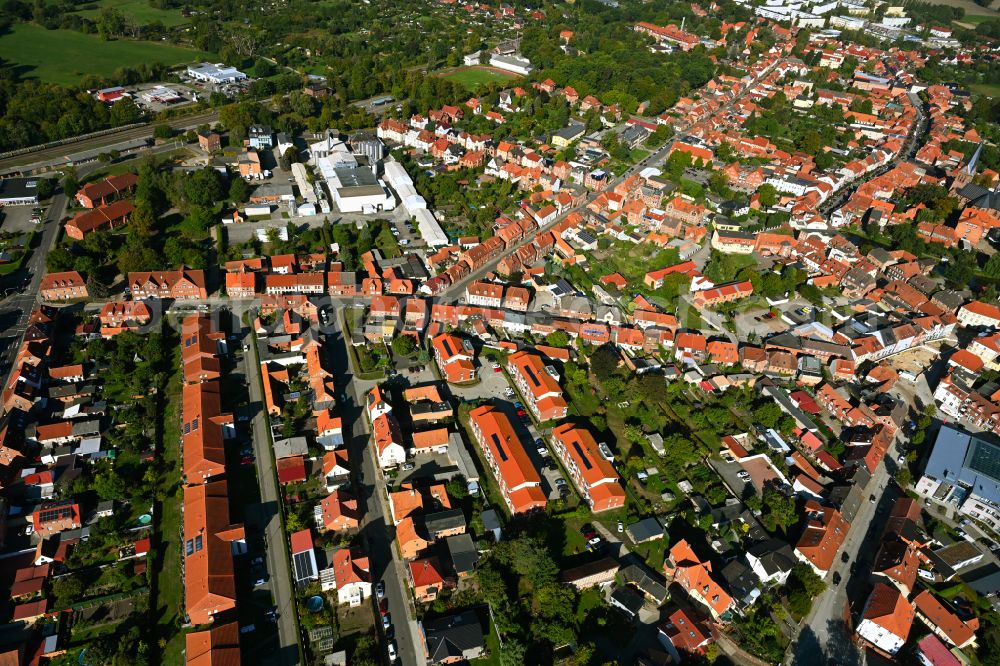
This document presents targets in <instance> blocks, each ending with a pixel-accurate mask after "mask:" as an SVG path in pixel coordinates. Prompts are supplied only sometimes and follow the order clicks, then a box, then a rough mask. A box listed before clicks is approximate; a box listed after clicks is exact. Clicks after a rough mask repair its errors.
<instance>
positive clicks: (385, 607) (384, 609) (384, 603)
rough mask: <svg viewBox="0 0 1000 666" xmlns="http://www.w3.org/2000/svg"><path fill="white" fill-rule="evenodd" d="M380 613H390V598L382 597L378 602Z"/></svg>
mask: <svg viewBox="0 0 1000 666" xmlns="http://www.w3.org/2000/svg"><path fill="white" fill-rule="evenodd" d="M378 614H379V615H388V614H389V600H388V599H381V600H380V601H379V602H378Z"/></svg>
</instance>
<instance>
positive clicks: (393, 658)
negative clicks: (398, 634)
mask: <svg viewBox="0 0 1000 666" xmlns="http://www.w3.org/2000/svg"><path fill="white" fill-rule="evenodd" d="M386 652H387V653H388V655H389V663H390V664H391V663H395V661H396V658H397V657H396V644H395V643H394V642H393V641H389V645H388V647H387V648H386Z"/></svg>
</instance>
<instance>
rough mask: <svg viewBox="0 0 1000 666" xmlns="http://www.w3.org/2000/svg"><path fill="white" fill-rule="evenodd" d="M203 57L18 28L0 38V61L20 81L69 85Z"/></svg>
mask: <svg viewBox="0 0 1000 666" xmlns="http://www.w3.org/2000/svg"><path fill="white" fill-rule="evenodd" d="M207 57H208V54H206V53H203V52H201V51H196V50H195V49H187V48H183V47H180V46H174V45H172V44H162V43H158V42H134V41H127V40H117V41H111V42H105V41H101V39H100V38H99V37H97V36H96V35H85V34H83V33H81V32H75V31H72V30H46V29H45V28H42V27H40V26H37V25H35V24H33V23H21V24H19V25H17V26H15V27H14V28H13V30H11V31H10V32H9V33H8V34H6V35H3V36H2V37H0V58H2V59H3V60H6V61H7V62H9V63H11V64H12V65H13V66H14V67H15V68H16V69H17V71H18V73H19V74H20V75H21V76H22V77H26V78H36V79H40V80H42V81H45V82H48V83H59V84H62V85H74V84H75V83H77V82H78V81H79V80H80V78H81V77H83V76H86V75H88V74H93V75H95V76H111V75H113V74H114V73H115V70H117V69H118V68H119V67H125V66H135V65H138V64H139V63H150V64H151V63H155V62H161V63H163V64H165V65H181V64H184V63H189V62H195V61H197V60H202V59H205V58H207Z"/></svg>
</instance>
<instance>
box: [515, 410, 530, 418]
mask: <svg viewBox="0 0 1000 666" xmlns="http://www.w3.org/2000/svg"><path fill="white" fill-rule="evenodd" d="M517 415H518V416H520V417H522V418H523V417H525V416H527V415H528V413H527V412H525V411H524V410H523V409H519V410H517Z"/></svg>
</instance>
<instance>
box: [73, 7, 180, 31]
mask: <svg viewBox="0 0 1000 666" xmlns="http://www.w3.org/2000/svg"><path fill="white" fill-rule="evenodd" d="M105 7H113V8H114V9H117V10H118V11H120V12H121V13H122V14H124V15H125V16H131V17H133V18H134V19H135V20H136V22H137V23H139V24H142V25H146V24H149V23H152V22H154V21H159V22H160V23H162V24H163V25H165V26H166V27H168V28H170V27H173V26H176V25H181V24H182V23H187V19H186V18H184V16H183V15H181V11H180V10H179V9H158V8H156V7H151V6H150V4H149V3H148V2H146V1H145V0H98V1H97V2H90V3H87V4H86V5H84V6H83V8H82V9H80V11H78V12H77V14H79V15H80V16H85V17H87V18H89V19H91V20H94V19H96V18H97V16H98V15H99V14H100V13H101V10H102V9H104V8H105Z"/></svg>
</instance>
